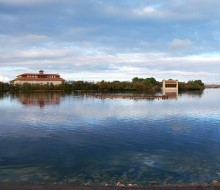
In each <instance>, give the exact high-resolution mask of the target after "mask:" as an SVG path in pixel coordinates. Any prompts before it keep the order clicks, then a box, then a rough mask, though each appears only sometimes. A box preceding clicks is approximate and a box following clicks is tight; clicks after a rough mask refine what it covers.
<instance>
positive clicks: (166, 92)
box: [162, 89, 178, 99]
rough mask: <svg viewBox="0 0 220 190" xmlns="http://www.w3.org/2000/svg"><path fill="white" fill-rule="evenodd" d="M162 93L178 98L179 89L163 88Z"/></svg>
mask: <svg viewBox="0 0 220 190" xmlns="http://www.w3.org/2000/svg"><path fill="white" fill-rule="evenodd" d="M162 94H163V95H164V96H168V97H169V99H172V98H174V99H177V98H178V90H170V89H162Z"/></svg>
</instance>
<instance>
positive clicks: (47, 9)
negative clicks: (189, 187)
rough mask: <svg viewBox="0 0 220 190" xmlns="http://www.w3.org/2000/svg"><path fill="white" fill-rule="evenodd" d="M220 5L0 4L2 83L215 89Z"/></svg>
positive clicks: (102, 0)
mask: <svg viewBox="0 0 220 190" xmlns="http://www.w3.org/2000/svg"><path fill="white" fill-rule="evenodd" d="M219 7H220V1H217V0H202V1H201V0H187V1H186V0H166V1H165V0H122V1H119V0H62V1H60V0H0V44H1V46H0V81H9V80H11V79H13V78H15V77H16V76H17V75H19V74H21V73H26V72H33V73H36V72H38V71H39V70H40V69H43V70H44V71H45V72H46V73H59V74H61V76H62V77H63V78H64V79H66V80H88V81H99V80H102V79H104V80H109V81H113V80H121V81H122V80H131V79H132V78H133V77H136V76H137V77H143V78H147V77H155V78H156V79H157V80H162V79H169V78H172V79H178V80H180V81H188V80H195V79H202V80H203V81H204V82H205V83H218V84H220V74H219V71H220V43H219V42H220V11H219Z"/></svg>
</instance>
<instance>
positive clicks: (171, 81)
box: [165, 80, 178, 84]
mask: <svg viewBox="0 0 220 190" xmlns="http://www.w3.org/2000/svg"><path fill="white" fill-rule="evenodd" d="M165 83H166V84H177V83H178V81H176V80H165Z"/></svg>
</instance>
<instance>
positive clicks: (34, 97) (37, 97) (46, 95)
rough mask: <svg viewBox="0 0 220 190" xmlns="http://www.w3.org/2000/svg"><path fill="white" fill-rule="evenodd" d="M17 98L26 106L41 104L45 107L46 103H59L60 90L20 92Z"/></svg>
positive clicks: (41, 106) (40, 105)
mask: <svg viewBox="0 0 220 190" xmlns="http://www.w3.org/2000/svg"><path fill="white" fill-rule="evenodd" d="M16 98H17V99H18V100H19V101H20V102H21V103H22V104H23V105H24V106H39V107H40V108H43V107H44V106H46V105H59V104H60V98H61V93H60V92H38V93H36V92H35V93H18V94H16Z"/></svg>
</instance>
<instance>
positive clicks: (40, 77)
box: [11, 70, 64, 85]
mask: <svg viewBox="0 0 220 190" xmlns="http://www.w3.org/2000/svg"><path fill="white" fill-rule="evenodd" d="M11 82H12V84H14V85H15V84H24V83H30V84H51V83H52V84H54V85H59V84H62V83H63V82H64V79H62V78H61V77H60V75H59V74H44V71H43V70H40V71H39V73H24V74H21V75H18V76H17V78H16V79H14V80H12V81H11Z"/></svg>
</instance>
